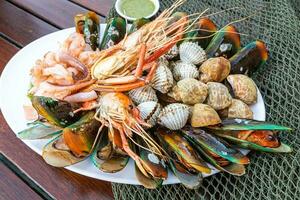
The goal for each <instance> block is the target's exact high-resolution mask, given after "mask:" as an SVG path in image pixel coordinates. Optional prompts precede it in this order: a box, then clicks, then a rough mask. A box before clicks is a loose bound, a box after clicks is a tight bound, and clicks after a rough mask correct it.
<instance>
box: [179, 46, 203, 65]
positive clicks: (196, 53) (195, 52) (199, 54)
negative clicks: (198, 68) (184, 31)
mask: <svg viewBox="0 0 300 200" xmlns="http://www.w3.org/2000/svg"><path fill="white" fill-rule="evenodd" d="M179 55H180V60H182V61H183V62H187V63H192V64H195V65H198V64H200V63H203V62H204V61H205V60H206V53H205V51H204V50H203V49H202V48H201V47H200V46H199V45H198V44H196V43H193V42H183V43H182V44H181V45H180V47H179Z"/></svg>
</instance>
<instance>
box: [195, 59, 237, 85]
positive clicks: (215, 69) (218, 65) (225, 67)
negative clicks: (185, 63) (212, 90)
mask: <svg viewBox="0 0 300 200" xmlns="http://www.w3.org/2000/svg"><path fill="white" fill-rule="evenodd" d="M230 68H231V67H230V61H229V60H227V59H226V58H223V57H217V58H210V59H208V60H206V61H205V62H204V63H202V65H201V66H200V68H199V71H200V72H201V75H200V80H201V81H202V82H204V83H207V82H211V81H214V82H222V81H223V80H224V79H225V78H226V77H227V76H228V75H229V73H230Z"/></svg>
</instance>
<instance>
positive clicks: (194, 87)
mask: <svg viewBox="0 0 300 200" xmlns="http://www.w3.org/2000/svg"><path fill="white" fill-rule="evenodd" d="M207 94H208V87H207V85H206V84H204V83H202V82H200V81H198V80H196V79H193V78H186V79H183V80H181V81H178V83H177V85H175V86H174V87H173V88H172V91H171V92H170V94H169V96H171V97H173V98H174V99H175V100H176V101H182V102H183V103H185V104H190V105H194V104H195V103H202V102H203V101H205V99H206V97H207Z"/></svg>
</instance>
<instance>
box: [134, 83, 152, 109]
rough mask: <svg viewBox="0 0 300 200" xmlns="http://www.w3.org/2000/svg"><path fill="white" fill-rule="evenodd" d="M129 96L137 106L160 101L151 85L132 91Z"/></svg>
mask: <svg viewBox="0 0 300 200" xmlns="http://www.w3.org/2000/svg"><path fill="white" fill-rule="evenodd" d="M128 95H129V97H130V98H131V100H132V101H133V102H134V103H135V104H136V105H138V104H140V103H143V102H146V101H158V99H157V96H156V94H155V90H154V89H153V88H152V87H151V86H149V85H146V86H143V87H140V88H136V89H133V90H130V91H129V92H128Z"/></svg>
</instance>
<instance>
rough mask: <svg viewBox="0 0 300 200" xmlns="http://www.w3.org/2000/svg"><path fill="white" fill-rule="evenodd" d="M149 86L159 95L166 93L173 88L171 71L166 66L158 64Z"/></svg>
mask: <svg viewBox="0 0 300 200" xmlns="http://www.w3.org/2000/svg"><path fill="white" fill-rule="evenodd" d="M151 85H152V87H153V88H154V89H156V90H158V91H160V92H161V93H164V94H165V93H167V92H168V91H169V90H170V89H171V88H172V86H173V75H172V72H171V70H170V69H169V68H168V67H167V66H166V65H164V64H159V65H158V67H157V69H156V71H155V74H154V77H153V79H152V81H151ZM149 101H151V100H149Z"/></svg>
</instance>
